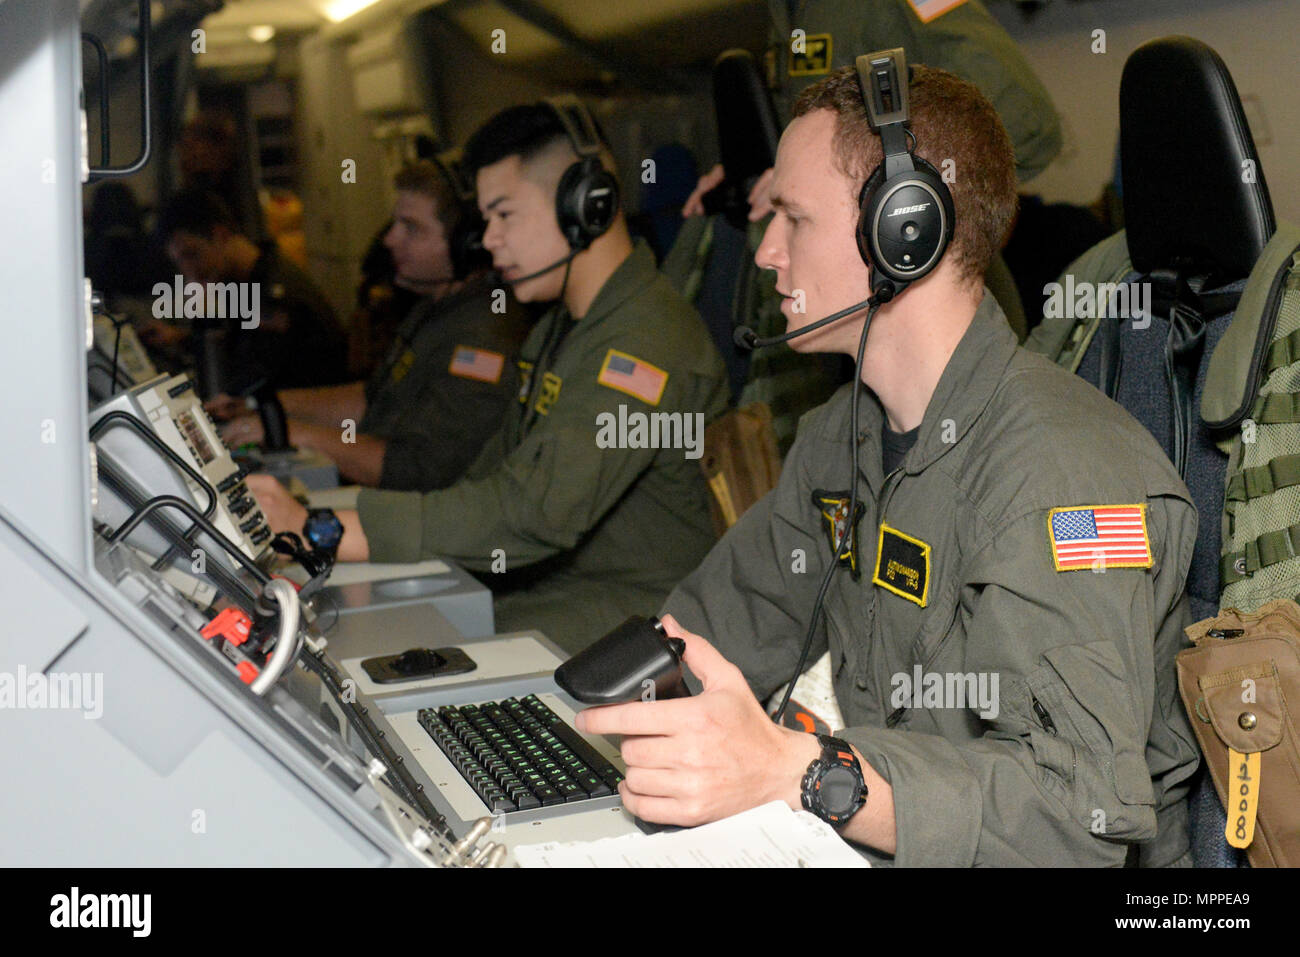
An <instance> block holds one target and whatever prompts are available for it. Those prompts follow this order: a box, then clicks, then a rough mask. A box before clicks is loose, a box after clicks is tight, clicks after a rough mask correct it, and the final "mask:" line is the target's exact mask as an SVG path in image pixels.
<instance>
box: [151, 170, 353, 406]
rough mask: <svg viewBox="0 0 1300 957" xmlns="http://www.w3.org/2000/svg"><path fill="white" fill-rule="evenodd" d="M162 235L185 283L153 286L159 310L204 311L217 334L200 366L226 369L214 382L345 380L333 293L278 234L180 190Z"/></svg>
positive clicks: (279, 385) (163, 332)
mask: <svg viewBox="0 0 1300 957" xmlns="http://www.w3.org/2000/svg"><path fill="white" fill-rule="evenodd" d="M158 235H159V238H160V239H161V240H162V242H163V243H164V244H165V247H166V251H167V255H168V257H170V259H171V260H172V262H173V263H174V264H175V265H176V268H177V269H179V270H180V273H181V276H182V277H183V278H184V280H185V282H184V283H182V282H179V281H178V282H176V283H175V284H167V283H159V284H158V285H157V286H155V287H154V288H155V299H156V300H157V301H156V302H155V306H154V316H155V317H156V318H158V319H162V318H164V317H165V318H169V319H174V318H187V319H196V320H198V322H197V323H196V326H195V327H196V330H199V331H200V332H201V333H207V332H215V333H217V336H216V337H215V339H216V341H215V342H214V341H211V340H209V342H208V344H207V345H205V346H204V347H203V348H204V349H208V348H212V349H214V350H215V351H216V353H217V354H216V355H214V356H207V357H206V359H205V360H203V362H202V365H204V366H206V368H201V370H200V372H201V376H203V375H206V374H207V373H208V372H209V371H210V370H211V369H212V368H214V367H215V368H217V369H219V373H218V374H219V376H220V379H221V381H220V382H218V383H211V386H212V387H213V388H219V389H220V390H221V391H224V392H228V393H230V394H232V395H233V394H245V393H250V392H253V391H257V390H262V389H285V388H291V387H299V386H314V385H331V384H334V383H337V382H342V381H344V379H345V378H346V375H347V365H346V361H347V349H346V343H345V340H344V337H343V328H342V326H341V325H340V324H339V320H338V316H336V315H335V314H334V310H333V308H331V306H330V304H329V302H328V301H327V300H326V299H325V296H324V295H322V293H321V292H320V290H319V289H317V288H316V285H315V284H314V283H313V282H312V281H311V279H310V278H309V277H308V276H307V274H306V273H305V272H303V271H302V270H301V269H299V268H298V267H297V266H295V265H294V264H293V263H291V262H289V261H287V260H286V259H285V258H284V257H283V256H281V255H280V253H279V251H278V250H277V248H276V246H275V243H274V242H266V243H261V244H258V243H255V242H253V241H252V240H250V239H249V238H248V237H247V236H245V235H244V234H243V233H242V232H241V231H240V230H239V227H238V226H237V225H236V223H235V218H234V215H233V214H232V213H231V211H230V209H229V207H227V206H226V204H225V203H224V202H223V201H222V200H221V199H220V198H218V197H217V196H215V195H213V194H212V193H209V192H206V191H204V190H201V189H195V190H188V191H185V192H181V193H178V194H176V195H175V196H174V197H172V199H171V200H169V201H168V202H167V204H166V205H165V206H164V207H163V209H162V211H161V212H160V213H159V220H158ZM191 283H196V284H198V285H197V286H191V285H190V284H191ZM214 305H215V306H217V307H218V308H217V309H213V308H211V307H212V306H214ZM236 307H237V308H236ZM176 328H177V327H175V326H166V325H162V324H161V323H160V322H159V323H153V324H151V325H150V326H149V327H147V330H142V332H144V333H145V335H146V338H155V339H164V340H165V339H166V338H167V330H169V329H170V330H175V329H176Z"/></svg>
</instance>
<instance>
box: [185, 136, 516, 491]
mask: <svg viewBox="0 0 1300 957" xmlns="http://www.w3.org/2000/svg"><path fill="white" fill-rule="evenodd" d="M394 186H395V187H396V189H397V202H396V205H395V207H394V210H393V223H392V226H390V227H389V229H388V232H387V233H386V234H385V237H384V242H385V245H387V247H388V248H389V249H390V250H391V251H392V253H393V260H394V265H395V267H396V282H397V284H398V285H399V286H400V287H401V288H403V289H409V290H411V291H413V292H417V293H422V294H423V295H422V298H420V299H419V300H418V301H417V302H416V303H415V305H414V306H413V307H412V308H411V310H410V312H409V313H408V314H407V316H406V318H405V319H403V320H402V322H401V324H400V325H399V326H398V328H397V336H396V338H395V341H394V342H393V344H392V345H391V346H390V347H389V349H388V354H387V355H386V356H385V357H384V361H383V362H382V363H381V364H380V365H379V367H378V368H377V369H375V371H374V373H373V374H372V375H371V376H370V378H369V379H368V380H366V381H364V382H361V381H357V382H350V383H348V384H346V385H336V386H322V387H317V388H308V389H282V390H281V391H280V392H279V393H277V397H278V398H279V400H280V402H281V404H282V405H283V406H284V410H285V412H286V413H287V414H288V417H289V442H290V443H291V444H293V445H295V446H297V447H299V448H306V449H312V450H314V451H317V452H320V453H321V454H323V455H326V456H328V457H329V458H331V459H332V460H333V461H334V462H335V464H337V465H338V467H339V471H340V472H341V473H342V474H343V476H344V477H345V478H346V479H348V480H349V481H352V482H356V483H357V484H358V485H367V486H374V487H378V488H386V489H396V490H400V491H417V492H427V491H429V490H431V489H435V488H446V487H447V486H448V485H451V484H452V483H453V482H455V481H456V480H457V479H459V478H460V477H461V476H462V475H463V474H464V473H465V470H466V469H467V468H469V466H470V464H471V463H473V461H474V459H475V458H476V457H477V456H478V453H479V452H480V451H481V450H482V448H483V445H484V443H486V442H487V440H488V439H489V438H490V437H491V436H492V435H493V433H495V432H496V430H497V429H498V428H500V426H501V422H502V420H503V418H504V416H505V413H506V411H507V410H508V409H509V408H510V405H511V403H512V402H513V401H514V398H515V394H516V393H517V392H518V388H519V379H518V370H517V366H516V362H517V358H518V353H519V347H520V346H521V345H522V344H523V341H524V337H525V336H526V335H527V334H528V325H527V317H526V316H525V315H524V311H523V308H522V307H521V306H520V305H519V304H518V303H516V302H515V301H514V300H513V299H512V298H511V297H509V296H507V295H506V291H505V289H504V288H503V287H502V286H501V285H497V286H492V285H490V284H489V283H488V282H487V278H486V274H485V273H484V272H483V271H479V272H477V273H476V274H472V275H460V276H458V275H457V271H458V266H459V267H460V271H461V272H468V271H469V270H468V269H466V268H465V267H464V266H460V264H458V263H457V262H456V261H455V255H456V254H455V253H454V252H453V251H452V243H453V241H454V237H455V236H456V234H457V231H458V230H459V229H460V227H461V222H460V220H461V218H462V217H463V216H466V215H467V214H468V213H467V210H465V209H464V208H462V204H461V202H460V201H459V200H458V198H457V194H456V192H455V191H454V188H453V186H452V184H451V183H450V181H449V173H447V172H445V171H443V170H440V169H439V168H438V166H436V165H435V164H434V163H432V162H430V161H428V160H422V161H419V162H415V163H411V164H409V165H407V166H405V167H403V168H402V169H401V170H400V171H399V172H398V174H397V176H396V178H395V180H394ZM207 407H208V410H209V411H210V412H211V413H212V414H213V415H214V416H216V417H217V418H219V419H226V418H230V419H232V421H229V422H227V423H226V424H225V425H223V426H222V429H221V435H222V438H223V439H224V440H225V441H226V443H227V444H228V445H230V446H232V447H233V446H236V445H240V444H243V443H246V442H261V441H262V439H263V434H262V422H261V419H260V417H258V416H256V415H253V414H241V413H246V412H247V410H246V409H245V407H244V404H243V403H241V402H236V401H232V400H231V399H230V397H229V396H218V397H217V398H216V399H213V400H211V401H210V402H208V403H207Z"/></svg>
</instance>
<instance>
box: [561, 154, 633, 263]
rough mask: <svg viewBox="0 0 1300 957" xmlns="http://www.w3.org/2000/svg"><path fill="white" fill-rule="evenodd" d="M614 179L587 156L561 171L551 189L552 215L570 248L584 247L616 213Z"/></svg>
mask: <svg viewBox="0 0 1300 957" xmlns="http://www.w3.org/2000/svg"><path fill="white" fill-rule="evenodd" d="M618 200H619V198H618V180H616V179H615V178H614V177H613V175H611V174H610V172H609V171H608V170H606V169H605V168H604V167H603V166H601V165H600V160H598V159H596V158H595V157H594V156H589V157H587V158H586V159H584V160H581V161H579V162H577V163H574V164H573V165H572V166H570V167H569V168H568V169H566V170H565V171H564V175H563V176H561V177H560V183H559V185H558V186H557V187H556V191H555V218H556V220H557V222H559V224H560V232H562V233H564V237H565V239H567V240H568V241H569V248H570V249H586V248H587V247H588V246H590V245H591V244H592V242H593V241H594V240H596V239H598V238H599V237H600V236H603V235H604V234H605V233H606V232H607V231H608V230H609V227H610V226H611V225H613V223H614V217H615V216H616V215H617V214H618Z"/></svg>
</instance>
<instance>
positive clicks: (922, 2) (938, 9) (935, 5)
mask: <svg viewBox="0 0 1300 957" xmlns="http://www.w3.org/2000/svg"><path fill="white" fill-rule="evenodd" d="M908 2H909V3H910V4H911V5H912V9H913V10H915V11H916V15H917V16H918V17H920V18H921V22H922V23H929V22H930V21H931V20H933V19H934V18H935V17H941V16H943V15H944V14H945V13H947V12H948V11H949V10H955V9H956V8H957V7H960V6H961V5H962V4H963V3H965V2H966V0H908Z"/></svg>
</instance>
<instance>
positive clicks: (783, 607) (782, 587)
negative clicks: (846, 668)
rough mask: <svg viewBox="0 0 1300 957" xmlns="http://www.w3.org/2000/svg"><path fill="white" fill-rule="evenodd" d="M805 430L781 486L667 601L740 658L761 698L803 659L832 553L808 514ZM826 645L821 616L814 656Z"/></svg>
mask: <svg viewBox="0 0 1300 957" xmlns="http://www.w3.org/2000/svg"><path fill="white" fill-rule="evenodd" d="M806 434H807V433H806V432H800V437H799V438H798V439H796V442H795V445H794V448H793V449H792V450H791V452H790V455H789V456H788V457H787V459H786V464H785V467H784V468H783V469H782V472H781V478H780V480H779V481H778V483H777V486H776V488H775V489H773V490H772V491H771V492H769V493H768V494H767V495H765V496H764V497H763V498H762V499H760V500H759V501H758V502H756V503H755V504H754V505H753V506H752V507H751V508H750V509H749V510H748V511H746V512H745V514H743V515H742V516H741V517H740V519H739V520H738V521H737V522H736V524H735V525H733V526H732V527H731V528H730V529H729V530H728V531H727V533H726V534H725V535H724V536H723V537H722V539H721V540H720V541H719V542H718V544H717V545H715V546H714V547H713V549H712V550H711V551H710V552H709V554H708V555H707V556H706V557H705V559H704V561H703V562H701V563H700V566H699V568H697V569H696V570H695V571H694V572H692V573H691V574H690V575H689V576H687V577H686V578H685V579H684V580H683V581H682V582H681V583H680V584H679V585H678V586H677V587H676V588H675V589H673V591H672V593H671V594H670V595H669V596H668V598H667V600H666V601H665V602H664V606H663V612H666V613H669V614H671V615H672V616H673V617H674V618H676V619H677V621H678V623H680V624H681V625H682V626H683V627H684V628H686V629H687V630H688V631H691V632H694V633H695V634H698V635H701V636H702V637H704V638H705V639H707V640H708V641H709V642H711V643H712V644H713V645H714V646H715V647H716V648H717V649H718V651H719V652H720V653H721V654H722V655H723V657H725V658H726V659H727V660H728V661H730V662H732V663H733V664H734V665H736V666H737V667H738V668H739V669H740V670H741V672H742V673H743V674H744V675H745V679H746V681H748V682H749V686H750V688H751V689H752V690H753V692H754V694H755V695H756V696H757V697H758V699H759V700H760V701H765V700H767V698H768V697H770V696H771V694H772V692H773V691H775V690H776V689H777V688H778V687H780V686H781V685H782V684H784V683H785V682H787V681H789V680H790V675H791V674H792V672H793V671H794V668H795V666H796V665H797V664H798V662H799V652H800V650H801V648H802V646H803V642H804V639H805V638H806V636H807V627H808V625H807V622H808V614H809V612H810V611H811V610H812V607H813V603H814V602H815V600H816V597H817V588H818V586H819V585H820V584H821V579H822V576H823V574H824V573H825V571H826V562H827V560H828V559H829V557H830V545H829V543H828V542H827V541H826V540H825V539H824V538H822V537H820V536H821V529H820V528H818V527H817V526H815V525H812V524H811V523H810V521H809V517H808V516H809V512H810V509H811V485H812V483H811V482H810V481H809V480H808V477H807V474H806V468H805V465H804V462H805V459H804V455H805V453H806V449H807V446H808V444H809V443H808V441H807V440H806ZM825 650H826V626H825V620H824V618H823V620H822V621H821V622H819V624H818V628H817V632H816V634H815V635H814V638H813V647H812V649H811V650H810V652H809V654H808V664H812V663H813V662H815V661H817V660H818V659H819V658H820V657H821V656H822V654H823V653H824V652H825ZM696 687H698V686H696Z"/></svg>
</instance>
